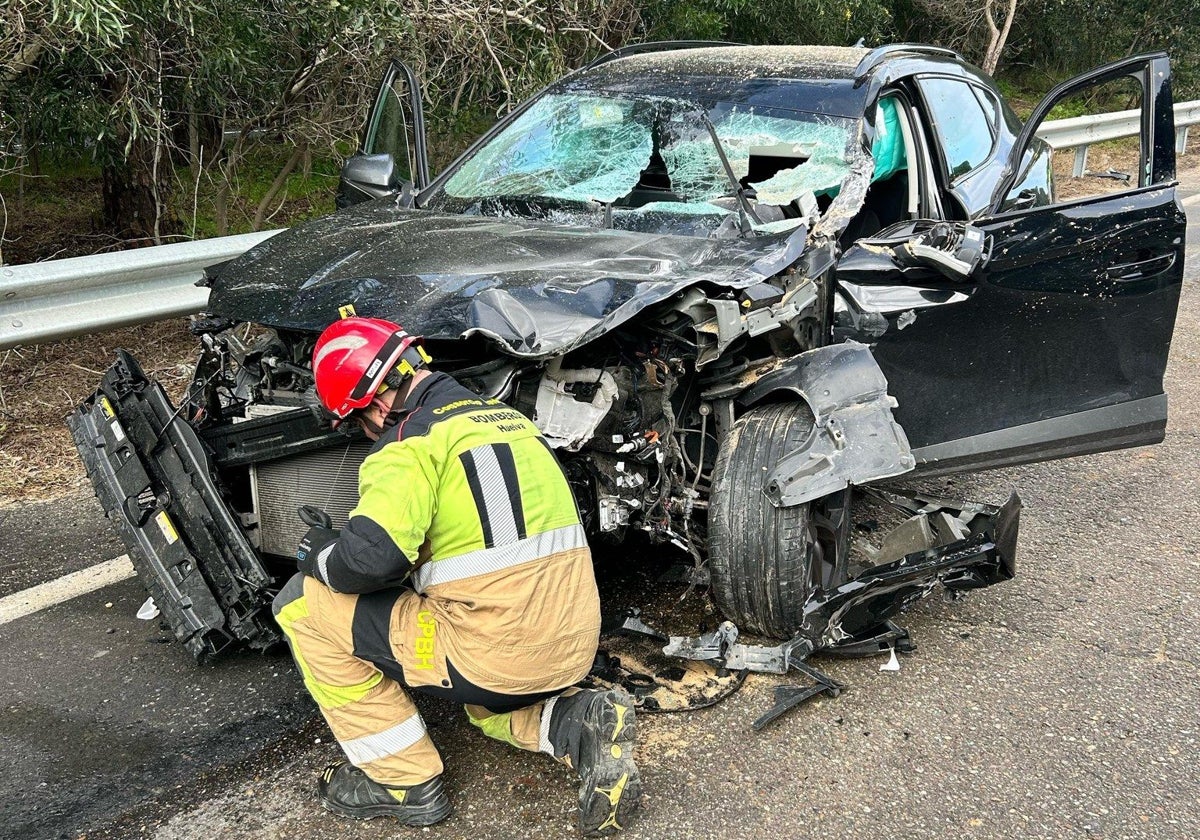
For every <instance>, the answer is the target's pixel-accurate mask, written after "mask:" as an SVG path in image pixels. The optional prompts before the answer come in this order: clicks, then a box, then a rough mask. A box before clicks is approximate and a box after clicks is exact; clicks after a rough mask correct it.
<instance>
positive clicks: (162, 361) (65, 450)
mask: <svg viewBox="0 0 1200 840" xmlns="http://www.w3.org/2000/svg"><path fill="white" fill-rule="evenodd" d="M195 346H196V341H195V338H194V337H193V336H192V335H191V334H190V333H189V332H188V331H187V322H186V321H185V320H173V321H164V322H161V323H158V324H149V325H146V326H141V327H131V328H128V329H123V330H117V331H114V332H110V333H103V334H100V335H86V336H80V337H78V338H72V339H68V340H67V341H61V342H57V343H54V344H45V345H41V346H38V347H18V348H15V349H12V350H5V351H3V353H0V506H4V505H8V504H12V503H14V502H18V501H27V500H30V499H47V498H54V497H56V496H61V495H64V494H66V493H71V492H78V490H79V489H80V488H81V487H85V486H87V482H86V478H85V477H84V472H83V465H82V463H81V462H80V460H79V456H78V455H77V454H76V452H75V446H74V444H73V443H72V442H71V434H70V432H68V431H67V427H66V424H65V423H64V422H63V418H64V417H65V416H66V415H67V412H69V411H70V410H71V409H72V408H74V407H75V406H77V405H78V404H79V403H80V402H81V401H82V400H83V399H85V398H86V397H87V396H88V395H89V394H91V393H92V392H93V391H94V390H95V389H96V385H97V383H98V382H99V380H100V377H101V375H102V374H103V373H104V370H105V369H106V368H107V367H108V366H109V365H110V364H111V363H112V360H113V356H114V353H115V351H116V350H117V349H118V348H125V349H127V350H130V351H131V352H133V353H134V355H136V356H137V357H138V360H139V361H140V362H141V363H142V365H143V367H144V368H145V369H146V372H147V373H148V374H150V375H151V376H154V377H156V378H158V379H160V380H162V382H163V384H164V385H166V387H167V388H168V389H169V390H170V391H172V392H173V393H175V392H177V391H179V390H180V388H179V387H176V386H182V385H184V384H186V382H187V379H188V378H189V376H190V375H191V369H192V363H193V357H194V355H195Z"/></svg>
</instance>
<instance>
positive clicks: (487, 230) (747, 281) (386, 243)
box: [208, 199, 805, 356]
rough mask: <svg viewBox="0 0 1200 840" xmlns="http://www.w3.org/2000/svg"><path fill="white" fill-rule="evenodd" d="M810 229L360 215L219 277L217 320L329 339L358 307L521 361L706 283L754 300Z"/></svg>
mask: <svg viewBox="0 0 1200 840" xmlns="http://www.w3.org/2000/svg"><path fill="white" fill-rule="evenodd" d="M804 235H805V231H804V228H803V227H801V228H798V229H797V230H796V231H793V232H791V233H790V234H778V235H774V236H759V237H756V238H753V239H703V238H698V237H688V236H668V235H662V234H646V233H633V232H629V231H620V230H604V229H597V228H587V227H578V226H567V225H555V224H547V223H545V222H538V221H531V220H527V219H521V218H504V219H498V218H491V217H482V216H458V215H447V214H442V213H434V212H430V211H423V210H402V209H398V208H396V207H395V206H394V203H393V201H392V200H390V199H383V200H380V201H374V202H370V203H368V204H362V205H358V206H356V207H352V208H350V209H348V210H344V211H342V212H340V213H336V214H334V215H331V216H326V217H324V218H321V219H317V220H315V221H313V222H309V223H307V224H304V225H301V226H299V227H296V228H292V229H291V230H288V231H285V232H283V233H280V234H279V235H277V236H274V237H271V238H270V239H268V240H265V241H264V242H263V243H262V244H260V245H258V246H256V247H254V248H252V249H251V250H250V251H248V252H246V253H245V254H243V255H242V256H241V257H239V258H238V259H236V260H233V261H232V262H230V263H226V264H224V265H222V266H219V267H216V268H214V269H212V270H210V272H209V274H210V285H211V287H212V295H211V297H210V298H209V306H208V311H209V313H210V314H211V315H214V316H217V317H225V318H232V319H235V320H238V321H251V322H255V323H259V324H264V325H267V326H271V327H276V328H290V329H303V330H313V331H318V330H321V329H323V328H324V327H325V326H327V325H328V324H329V323H330V322H332V321H334V320H335V319H336V318H337V317H338V307H340V306H344V305H345V304H347V303H353V304H354V306H355V309H356V311H357V312H358V314H359V315H363V316H368V317H376V318H387V319H389V320H392V321H396V322H398V323H400V324H402V325H403V326H404V328H405V329H407V330H409V331H410V332H413V333H417V334H421V335H424V336H426V337H428V338H434V339H454V338H461V337H466V336H469V335H472V334H475V333H482V334H483V335H485V336H488V337H490V338H492V339H494V340H496V341H498V342H499V343H500V345H501V346H500V348H499V349H501V350H502V351H504V352H507V353H509V354H511V355H515V356H545V355H553V354H558V353H563V352H566V351H567V350H569V349H571V348H573V347H576V346H579V345H581V344H584V343H586V342H588V341H591V340H592V339H594V338H595V337H597V336H599V335H601V334H602V333H604V332H606V331H608V330H610V329H612V328H613V327H615V326H617V325H618V324H621V323H623V322H624V321H626V320H628V319H629V318H631V317H633V316H634V315H635V314H637V313H638V312H639V311H641V310H642V309H644V308H645V307H646V306H649V305H651V304H654V303H657V302H659V301H661V300H664V299H666V298H668V297H670V296H671V295H673V294H674V293H676V292H677V291H679V290H680V289H683V288H686V287H688V286H691V285H694V284H696V283H700V282H708V283H713V284H717V285H720V286H725V287H729V288H744V287H746V286H749V285H752V284H754V283H757V282H761V281H762V280H763V278H764V277H770V276H772V275H774V274H776V273H778V272H779V271H781V270H783V268H785V267H786V266H788V265H790V264H791V263H792V262H794V261H795V260H796V259H797V258H798V257H799V255H800V253H801V252H802V250H803V247H804Z"/></svg>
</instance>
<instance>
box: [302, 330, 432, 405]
mask: <svg viewBox="0 0 1200 840" xmlns="http://www.w3.org/2000/svg"><path fill="white" fill-rule="evenodd" d="M420 341H421V338H420V336H414V335H409V334H408V333H406V332H405V331H404V329H403V328H401V327H400V325H399V324H393V323H392V322H391V321H384V320H381V319H379V318H358V317H352V318H343V319H342V320H340V321H334V322H333V323H332V324H330V325H329V326H328V327H326V328H325V332H323V333H321V337H320V338H318V339H317V344H316V346H315V347H314V348H313V359H312V369H313V377H314V379H315V381H316V385H317V396H318V397H320V398H321V404H322V405H323V406H325V408H326V409H327V410H328V411H329V413H330V414H332V415H333V416H334V417H336V418H337V420H335V421H334V426H335V427H336V426H337V425H338V424H339V423H340V422H341V421H342V420H345V419H346V418H347V417H348V416H350V413H351V412H352V411H356V410H357V409H360V408H365V407H366V406H368V405H370V404H371V400H373V399H374V398H375V394H376V393H377V392H378V391H379V389H380V387H381V386H382V385H383V383H384V379H386V378H387V375H388V374H389V373H391V372H392V371H394V370H397V369H398V371H399V373H400V374H401V375H402V376H404V377H405V378H407V377H409V376H412V375H413V374H414V373H416V371H417V368H419V367H421V366H423V365H424V364H425V362H427V361H429V356H427V355H426V354H425V351H424V350H423V349H421V346H420V343H419V342H420Z"/></svg>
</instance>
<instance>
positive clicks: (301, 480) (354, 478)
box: [250, 441, 371, 557]
mask: <svg viewBox="0 0 1200 840" xmlns="http://www.w3.org/2000/svg"><path fill="white" fill-rule="evenodd" d="M370 451H371V443H370V442H369V441H358V442H354V443H350V444H347V445H346V446H335V447H330V448H329V449H321V450H318V451H316V452H308V453H305V454H304V455H296V456H293V457H291V458H280V459H278V460H275V461H264V462H262V463H260V464H252V465H251V466H250V487H251V491H252V492H253V494H254V506H255V509H256V510H257V512H258V520H259V527H260V539H261V541H262V545H261V549H262V551H263V552H264V553H266V554H278V555H281V556H284V557H294V556H295V555H296V546H297V545H298V544H299V542H300V539H301V537H303V536H304V532H305V531H307V530H308V526H307V525H305V524H304V523H303V522H301V521H300V517H299V516H298V515H297V513H296V509H297V508H299V507H300V506H301V505H316V506H317V507H319V508H322V509H323V510H324V511H325V512H326V513H328V514H329V516H330V517H331V518H332V519H333V527H334V528H341V527H342V526H343V525H345V524H346V519H347V517H348V516H349V515H350V511H351V509H352V508H353V507H354V505H355V503H357V502H358V467H359V464H361V463H362V462H363V459H364V458H366V457H367V453H368V452H370Z"/></svg>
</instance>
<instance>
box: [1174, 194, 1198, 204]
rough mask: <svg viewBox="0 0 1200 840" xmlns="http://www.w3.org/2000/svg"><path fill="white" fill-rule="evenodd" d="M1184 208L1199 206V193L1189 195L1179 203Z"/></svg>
mask: <svg viewBox="0 0 1200 840" xmlns="http://www.w3.org/2000/svg"><path fill="white" fill-rule="evenodd" d="M1179 203H1180V204H1182V205H1183V206H1184V207H1191V206H1192V205H1193V204H1200V193H1196V194H1195V195H1189V196H1188V197H1187V198H1185V199H1183V200H1182V201H1180V202H1179Z"/></svg>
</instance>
